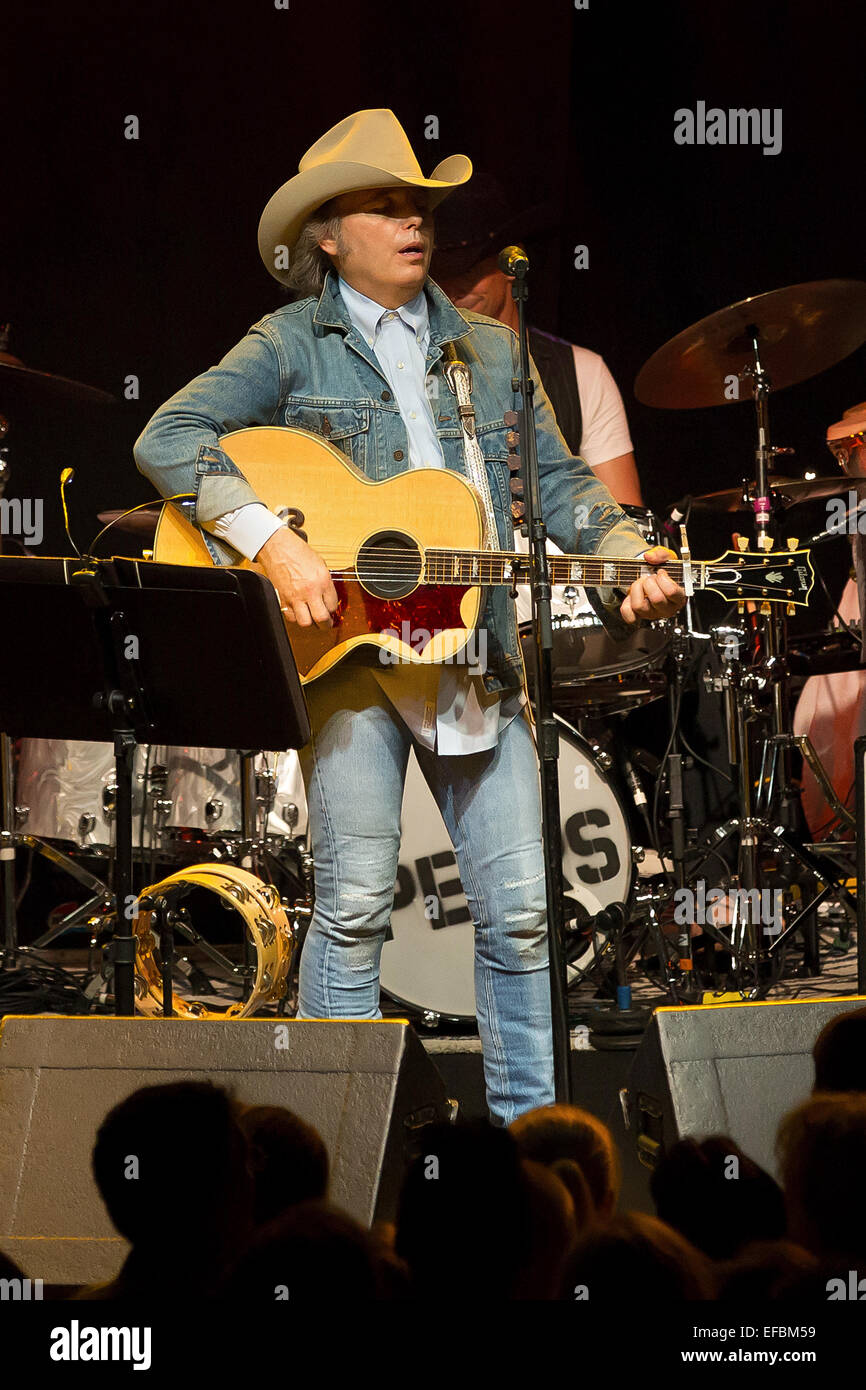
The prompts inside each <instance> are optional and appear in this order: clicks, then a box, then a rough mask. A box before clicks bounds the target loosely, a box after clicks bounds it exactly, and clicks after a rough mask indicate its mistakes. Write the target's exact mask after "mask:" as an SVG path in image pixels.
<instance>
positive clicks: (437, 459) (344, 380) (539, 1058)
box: [135, 110, 684, 1124]
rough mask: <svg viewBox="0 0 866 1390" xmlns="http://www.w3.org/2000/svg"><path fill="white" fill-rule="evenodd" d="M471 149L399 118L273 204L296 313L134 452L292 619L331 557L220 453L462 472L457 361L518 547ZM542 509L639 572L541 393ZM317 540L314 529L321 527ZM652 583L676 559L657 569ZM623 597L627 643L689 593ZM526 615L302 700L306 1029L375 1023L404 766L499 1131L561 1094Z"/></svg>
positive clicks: (317, 689) (504, 337) (504, 535)
mask: <svg viewBox="0 0 866 1390" xmlns="http://www.w3.org/2000/svg"><path fill="white" fill-rule="evenodd" d="M471 172H472V166H471V164H470V162H469V160H468V159H467V158H465V156H463V155H453V156H452V157H451V158H449V159H446V160H443V161H442V162H441V163H440V164H438V165H437V167H436V168H435V169H434V170H433V173H432V175H431V176H430V178H425V177H424V176H423V174H422V173H421V169H420V166H419V165H418V161H417V160H416V158H415V155H414V153H413V151H412V148H411V145H410V144H409V141H408V139H407V137H406V135H405V132H404V131H403V129H402V127H401V126H400V124H399V122H398V121H397V119H396V117H395V116H394V114H393V112H391V111H387V110H373V111H359V112H356V113H355V114H354V115H352V116H349V117H347V118H346V119H345V120H343V121H341V122H340V123H339V124H338V125H336V126H335V127H334V128H333V129H332V130H330V131H328V132H327V134H326V135H324V136H323V137H322V138H321V139H320V140H319V141H317V142H316V144H315V145H313V146H312V148H311V149H309V150H308V151H307V153H306V154H305V155H304V157H303V159H302V160H301V162H300V166H299V172H298V174H297V175H296V176H295V177H294V178H292V179H290V180H289V181H288V183H286V184H284V185H283V187H282V188H280V189H279V190H278V191H277V192H276V193H275V194H274V196H273V197H272V198H271V200H270V202H269V203H268V205H267V207H266V208H265V211H264V213H263V215H262V219H261V223H260V226H259V250H260V252H261V255H262V258H263V260H264V262H265V265H266V266H267V269H268V270H269V272H270V273H271V274H272V275H273V276H274V277H275V279H277V280H279V281H280V282H281V283H282V284H284V285H287V286H289V287H290V288H292V289H293V290H294V291H295V293H296V294H298V295H300V296H301V297H300V298H299V299H296V300H295V302H293V303H291V304H289V305H287V306H285V307H283V308H281V309H278V310H277V311H276V312H275V313H273V314H269V315H267V316H266V317H265V318H264V319H262V320H261V321H260V322H259V323H257V324H255V325H254V326H253V328H252V329H251V330H250V332H249V333H248V335H247V336H246V338H244V339H243V340H242V341H241V342H240V343H239V344H237V346H236V347H234V348H232V349H231V350H230V352H229V353H228V354H227V355H226V357H224V358H223V360H222V362H220V363H219V364H218V365H217V366H216V367H213V368H211V369H210V370H209V371H206V372H204V373H203V375H201V376H199V377H197V378H196V379H195V380H194V381H192V382H191V383H190V384H189V385H188V386H186V387H185V388H184V389H183V390H182V391H180V392H179V393H178V394H177V395H176V396H173V397H172V399H171V400H169V401H168V402H167V403H166V404H165V405H164V406H162V408H161V409H160V410H158V411H157V413H156V415H155V416H154V417H153V419H152V420H151V421H150V423H149V424H148V426H147V428H146V429H145V430H144V432H143V434H142V435H141V437H140V438H139V440H138V441H137V443H136V446H135V456H136V461H137V463H138V466H139V468H140V469H141V470H142V472H144V473H145V474H146V475H147V476H148V477H149V478H150V479H151V480H152V481H153V482H154V484H155V485H156V486H157V488H159V490H160V491H161V492H162V493H163V495H165V496H171V495H174V494H177V493H183V492H194V493H195V495H196V520H197V522H198V524H199V526H200V527H201V528H202V531H203V535H204V538H205V542H206V544H207V546H208V548H209V550H210V553H211V555H212V556H213V558H214V559H215V560H216V561H217V562H220V563H229V564H230V563H233V562H235V563H236V562H237V559H238V556H239V555H245V556H247V557H248V558H250V559H255V560H256V561H257V562H258V563H259V564H260V565H261V567H262V569H263V570H264V572H265V574H266V575H268V577H269V578H270V579H271V580H272V582H273V584H274V586H275V588H276V590H277V592H278V594H279V597H280V603H281V605H282V606H283V609H284V611H285V612H286V615H287V617H288V618H289V619H290V620H292V621H294V622H297V623H298V624H299V625H301V626H307V625H309V624H310V623H329V622H331V614H332V613H334V612H335V611H336V608H337V595H336V593H335V590H334V586H333V583H332V582H331V576H330V573H329V571H328V568H327V566H326V565H325V563H324V561H323V560H322V559H321V558H320V556H319V555H318V554H317V553H316V551H315V549H314V548H313V547H312V546H311V545H308V544H306V543H305V542H304V541H303V540H302V539H301V538H300V537H299V536H298V535H297V534H295V533H294V532H292V531H290V530H289V529H288V528H287V527H286V526H285V525H284V524H283V523H282V522H281V521H280V519H279V518H278V517H276V516H273V515H271V514H270V513H269V512H268V510H267V508H266V507H264V506H263V505H262V504H261V503H260V501H259V499H258V498H257V497H256V495H255V493H254V492H253V489H252V488H251V487H250V485H249V483H248V482H247V481H246V479H245V478H244V477H243V475H242V474H241V472H240V470H239V469H238V468H237V467H236V465H235V464H234V463H233V462H232V460H231V459H230V458H229V457H228V455H227V454H226V453H225V452H224V451H223V450H222V449H221V448H220V444H219V440H220V436H221V435H222V434H224V433H225V432H226V431H228V430H231V429H236V428H238V427H239V426H242V425H254V424H284V425H297V426H301V427H303V428H305V429H307V430H314V431H316V432H318V433H320V434H322V435H324V436H325V437H327V438H330V439H331V441H332V442H333V443H334V444H336V445H337V446H338V447H339V448H340V449H341V450H343V451H344V452H345V453H346V454H347V455H348V456H349V458H350V459H351V460H352V461H353V462H354V463H355V464H356V466H357V467H358V468H360V469H361V470H362V471H363V472H365V473H366V474H367V475H368V477H370V478H373V479H384V478H389V477H392V476H394V475H395V474H397V473H400V472H403V471H404V470H406V469H407V468H413V467H424V466H427V467H440V468H441V467H444V468H450V469H453V470H455V471H457V472H461V473H465V472H466V464H465V461H464V454H463V439H462V431H461V427H460V421H459V418H458V414H457V409H456V402H455V401H454V399H453V397H452V396H451V395H450V389H449V387H448V385H447V383H446V380H445V377H444V374H443V355H444V352H445V349H446V347H447V345H448V344H450V343H452V342H457V341H459V345H460V357H461V358H462V359H463V360H464V361H466V362H467V363H468V365H469V366H470V367H471V369H472V375H473V392H472V396H473V403H474V407H475V414H476V423H477V437H478V439H479V441H480V443H481V446H482V449H483V453H484V459H485V464H486V473H487V481H488V485H489V489H490V493H491V497H492V504H493V511H494V514H495V521H496V527H497V532H498V535H497V540H498V543H499V545H500V546H502V547H503V548H506V547H510V545H511V542H512V539H513V529H512V524H511V518H510V514H509V501H508V499H509V495H510V494H509V490H508V468H507V463H506V459H507V453H508V446H507V442H506V433H507V427H506V424H505V419H504V416H505V413H506V412H507V411H510V410H513V409H516V408H517V406H518V404H519V401H518V398H517V396H516V394H515V392H514V389H513V378H514V377H515V376H516V374H517V353H516V340H515V336H514V334H513V332H512V331H511V330H510V329H508V328H506V327H504V326H503V325H502V324H499V323H496V322H494V321H492V320H489V319H485V318H483V317H482V316H481V315H476V314H472V313H470V314H461V313H459V312H458V311H457V310H456V309H455V308H454V306H453V305H452V304H451V303H450V301H449V300H448V299H447V298H446V297H445V295H444V294H443V293H442V291H441V290H440V289H439V288H438V286H436V285H435V284H434V283H433V282H432V281H431V280H430V279H429V278H428V275H427V269H428V265H429V262H430V255H431V251H432V245H433V222H432V210H433V208H434V207H435V205H436V204H437V203H438V202H439V201H440V199H442V198H443V197H445V196H446V195H447V194H448V193H449V192H450V191H451V190H452V189H453V188H455V187H457V186H458V185H459V184H461V183H463V182H465V181H466V180H467V179H468V178H469V177H470V175H471ZM535 413H536V423H537V430H538V455H539V471H540V476H541V493H542V504H543V507H544V512H545V517H546V520H547V524H548V527H549V529H550V531H551V533H552V535H553V536H554V539H555V540H556V541H557V542H558V543H559V544H560V545H562V547H563V548H564V549H565V550H568V551H575V550H578V549H582V550H583V551H584V552H585V553H590V554H610V555H618V556H627V557H634V556H637V555H639V554H643V553H644V551H645V546H646V542H645V541H644V540H643V538H642V537H641V535H640V533H639V532H638V531H637V530H635V528H634V527H633V526H632V525H631V523H630V522H629V521H628V520H627V518H626V517H625V516H624V515H623V513H622V512H621V511H620V510H619V508H618V507H617V506H616V504H615V502H614V501H613V498H612V497H611V496H610V493H609V492H608V491H607V489H606V488H605V487H604V486H603V485H602V484H600V483H599V482H597V481H596V480H595V479H594V478H593V476H592V474H591V471H590V469H589V468H588V467H587V466H586V464H584V463H583V461H582V460H580V459H578V458H574V457H572V456H570V454H569V452H568V449H567V447H566V445H565V443H564V441H563V439H562V437H561V435H560V434H559V431H558V430H557V428H556V423H555V420H554V417H553V412H552V410H551V407H550V403H549V401H548V400H547V398H546V396H545V395H544V393H543V391H541V392H538V393H537V394H536V406H535ZM307 525H308V527H310V528H311V529H312V528H314V527H315V518H313V517H308V518H307ZM647 554H648V560H649V566H653V565H659V566H660V565H662V564H663V562H664V560H665V558H666V557H667V552H664V551H658V552H657V553H656V552H647ZM649 566H648V568H647V572H646V574H645V576H644V577H643V578H641V579H640V580H638V581H637V582H636V583H635V584H634V585H633V586H632V588H631V589H630V590H629V592H628V594H627V595H626V596H625V597H624V598H622V596H621V595H615V594H613V593H612V592H611V591H600V593H599V596H598V597H597V598H596V602H597V603H598V605H599V608H600V610H602V611H603V612H604V613H605V615H606V621H607V622H608V623H609V624H610V625H611V627H613V628H619V629H620V630H623V631H625V630H627V629H628V626H629V624H633V623H634V622H635V621H636V620H637V619H638V618H655V617H662V616H667V615H669V614H671V613H673V612H674V611H676V609H678V608H679V607H680V606H681V605H682V603H683V601H684V595H683V594H682V590H680V589H679V588H678V587H677V585H676V584H674V582H673V580H671V578H670V577H669V576H668V575H667V574H666V573H665V572H664V571H663V570H661V569H657V570H656V569H652V570H651V569H650V568H649ZM512 608H513V605H512V601H511V599H510V597H509V595H508V592H507V590H506V589H504V588H496V589H493V590H491V596H490V598H489V599H488V602H487V606H486V608H485V611H484V615H483V619H482V635H483V636H484V638H485V662H484V665H483V668H479V669H478V670H477V671H473V670H471V669H470V668H468V667H466V666H462V667H457V666H455V665H451V666H438V667H434V666H420V665H417V664H412V665H410V664H406V665H403V666H399V665H398V666H395V665H388V666H384V665H383V664H382V663H380V662H379V661H378V660H377V659H376V655H375V654H373V656H372V657H371V656H370V655H369V653H367V654H365V653H363V652H362V653H359V654H355V655H353V656H351V657H349V658H347V659H346V660H345V661H343V662H342V663H341V664H340V665H339V666H338V667H337V668H336V670H335V671H334V672H333V673H329V674H328V675H326V676H323V677H321V678H319V679H318V680H317V681H315V682H314V683H313V684H312V685H311V686H308V687H307V695H308V705H309V711H310V719H311V724H312V728H313V736H312V739H311V741H310V743H309V744H308V746H307V748H306V749H304V750H303V752H302V755H301V756H302V762H303V766H304V774H305V780H306V784H307V794H308V803H309V826H310V833H311V838H312V845H313V852H314V858H315V873H316V906H315V914H314V917H313V920H312V922H311V925H310V929H309V932H308V934H307V939H306V943H305V946H304V951H303V957H302V961H301V972H300V1008H299V1014H300V1016H301V1017H304V1018H310V1017H314V1018H324V1017H339V1018H376V1017H379V1016H380V1015H379V997H378V994H379V957H380V954H381V949H382V944H383V942H384V940H385V935H386V932H387V929H388V925H389V919H390V913H391V907H392V903H393V891H394V882H395V878H396V870H397V863H398V854H399V847H400V812H401V804H402V796H403V786H404V781H405V776H406V768H407V763H408V759H409V755H410V752H411V751H412V750H413V749H414V751H415V754H416V757H417V759H418V762H419V764H420V766H421V769H422V771H423V773H424V775H425V777H426V779H427V781H428V783H429V785H430V787H431V790H432V792H433V794H434V796H435V797H436V800H437V803H438V805H439V808H440V810H441V812H442V815H443V818H444V820H445V823H446V825H447V827H448V830H449V833H450V835H451V838H452V841H453V844H454V848H455V853H456V855H457V861H458V866H459V870H460V876H461V879H462V881H463V884H464V887H465V890H466V894H467V897H468V899H469V903H470V906H471V909H472V914H473V918H474V921H475V925H476V1003H477V1012H478V1024H479V1031H480V1034H481V1039H482V1045H483V1050H484V1067H485V1078H486V1084H487V1098H488V1105H489V1107H490V1110H491V1114H492V1116H493V1117H494V1119H495V1120H496V1122H497V1123H499V1124H508V1123H509V1122H510V1121H511V1119H513V1118H514V1116H515V1115H517V1114H520V1113H521V1112H522V1111H524V1110H528V1109H531V1108H532V1107H534V1106H536V1105H541V1104H545V1103H547V1102H549V1101H551V1100H552V1099H553V1062H552V1045H551V1033H550V1001H549V993H548V980H547V942H546V911H545V892H544V873H543V858H542V851H541V837H540V805H539V792H538V773H537V763H536V758H535V752H534V746H533V742H532V734H531V730H530V726H529V723H528V721H527V719H526V717H525V710H524V705H525V697H524V694H523V689H522V677H523V668H522V659H521V654H520V647H519V642H518V637H517V627H516V623H515V620H514V614H513V611H512Z"/></svg>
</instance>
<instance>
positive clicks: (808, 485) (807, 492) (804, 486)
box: [691, 474, 864, 512]
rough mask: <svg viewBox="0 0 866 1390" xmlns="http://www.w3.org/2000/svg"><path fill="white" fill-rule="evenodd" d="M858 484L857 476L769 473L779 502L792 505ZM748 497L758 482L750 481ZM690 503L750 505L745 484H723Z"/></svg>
mask: <svg viewBox="0 0 866 1390" xmlns="http://www.w3.org/2000/svg"><path fill="white" fill-rule="evenodd" d="M857 487H858V479H857V478H849V477H836V478H781V477H779V476H778V474H776V475H772V474H771V476H770V488H771V489H772V492H773V494H774V496H775V499H776V501H777V503H778V505H780V506H782V507H793V506H794V505H795V504H796V503H797V502H808V501H810V500H811V499H812V498H814V497H844V496H845V495H846V493H848V492H849V491H850V490H852V489H855V488H857ZM859 491H860V492H861V493H862V492H863V491H864V483H863V481H862V480H859ZM748 494H749V498H750V499H751V498H753V497H754V495H755V484H754V483H753V482H750V483H749V485H748ZM691 505H692V506H693V507H698V508H700V509H701V510H708V511H717V512H745V511H749V510H750V509H751V505H752V504H751V501H744V499H743V484H742V483H741V484H740V486H739V487H727V488H723V489H722V491H721V492H705V493H703V494H702V495H701V496H700V497H692V498H691Z"/></svg>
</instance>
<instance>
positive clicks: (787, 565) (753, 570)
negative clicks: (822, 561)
mask: <svg viewBox="0 0 866 1390" xmlns="http://www.w3.org/2000/svg"><path fill="white" fill-rule="evenodd" d="M703 568H704V588H706V589H712V591H713V593H715V594H721V596H722V598H726V599H729V600H731V601H732V602H733V601H734V600H746V599H752V600H754V602H756V603H792V604H794V605H796V606H797V607H798V608H807V607H808V604H809V595H810V594H811V592H812V588H813V586H814V583H815V571H814V569H813V567H812V556H811V552H810V551H808V550H770V551H762V550H726V551H725V553H724V555H720V556H719V557H718V559H717V560H707V561H705V563H704V567H703Z"/></svg>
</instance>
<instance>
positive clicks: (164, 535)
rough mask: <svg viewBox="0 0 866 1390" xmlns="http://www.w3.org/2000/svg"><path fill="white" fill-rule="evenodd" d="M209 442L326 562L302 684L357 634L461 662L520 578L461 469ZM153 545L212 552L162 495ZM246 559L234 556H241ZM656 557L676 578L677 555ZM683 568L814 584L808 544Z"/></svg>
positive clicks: (742, 584)
mask: <svg viewBox="0 0 866 1390" xmlns="http://www.w3.org/2000/svg"><path fill="white" fill-rule="evenodd" d="M219 442H220V448H221V449H223V450H224V451H225V453H227V454H228V456H229V458H230V459H231V460H232V461H233V462H234V463H235V464H237V466H238V468H239V469H240V471H241V472H242V473H243V475H244V477H245V478H246V479H247V481H248V482H249V484H250V486H251V487H252V488H253V491H254V492H255V493H256V496H257V497H258V498H259V499H260V500H261V501H262V502H264V503H265V505H266V506H268V507H269V508H270V509H271V510H272V511H274V512H276V513H277V514H278V515H280V514H283V515H286V516H288V515H289V514H290V513H292V512H293V511H294V512H298V513H300V514H301V516H302V517H303V520H302V521H301V522H300V523H299V524H300V525H301V527H302V528H303V529H304V531H305V532H306V533H307V536H308V540H309V543H310V545H311V546H312V547H313V549H314V550H316V551H318V553H319V554H320V555H321V556H322V558H323V560H324V561H325V563H326V564H327V566H328V568H329V569H330V571H331V576H332V579H333V582H334V588H335V589H336V591H337V596H338V598H339V606H338V608H337V611H336V613H335V614H334V615H333V626H331V627H308V628H302V627H299V626H298V625H297V623H289V622H287V624H286V626H287V630H288V633H289V639H290V642H291V646H292V651H293V653H294V657H295V661H296V663H297V667H298V671H299V673H300V676H301V680H302V681H303V682H304V683H306V682H309V681H314V680H315V679H316V678H317V677H318V676H321V675H324V673H325V672H326V671H330V670H332V669H333V667H334V666H336V665H337V663H338V662H339V661H341V660H342V659H343V657H345V656H346V655H348V653H349V652H351V651H353V650H354V649H355V648H357V647H358V646H373V647H379V648H380V650H381V652H382V660H383V661H385V662H390V661H399V662H402V661H409V662H420V663H422V664H427V663H431V662H445V661H455V660H456V661H459V660H460V654H461V653H463V652H464V649H465V648H466V647H467V644H468V643H469V641H470V638H471V637H472V634H473V632H474V631H475V629H476V627H477V625H478V621H479V619H480V616H481V613H482V611H483V604H484V591H485V590H486V589H488V588H489V587H491V586H492V585H505V586H507V587H508V588H513V587H514V585H515V583H518V584H519V583H525V582H527V581H528V579H529V561H528V559H527V557H526V556H525V555H520V554H518V553H517V552H512V551H502V550H487V549H485V548H484V540H485V537H484V525H483V514H482V509H481V504H480V502H479V500H478V497H477V495H476V493H475V491H474V490H473V488H472V487H471V486H470V484H469V483H468V482H467V481H466V479H465V478H464V477H462V475H461V474H459V473H455V472H452V471H451V470H448V469H441V468H417V469H409V470H407V471H406V472H404V473H398V474H397V476H396V477H393V478H388V479H386V480H385V481H384V482H373V481H371V479H369V478H368V477H366V475H365V474H364V473H362V472H361V470H360V469H358V468H356V467H355V465H354V464H353V463H351V461H350V460H349V459H348V458H347V457H346V456H345V454H343V453H341V452H340V450H339V449H337V448H336V447H335V446H334V445H332V444H330V443H328V442H327V440H325V439H323V438H321V436H319V435H317V434H313V433H311V432H310V431H308V430H302V429H296V428H294V427H281V426H271V425H263V426H253V427H251V428H249V429H242V430H235V431H233V432H232V433H230V434H226V435H223V437H222V438H221V439H220V441H219ZM153 557H154V559H155V560H159V561H162V562H164V563H169V564H178V565H212V564H213V563H214V561H213V559H212V558H211V555H210V552H209V550H208V549H207V546H206V545H205V543H204V540H203V539H202V535H201V532H200V531H199V529H198V527H196V526H195V525H193V524H192V523H191V522H190V521H188V520H187V518H186V517H185V516H184V514H183V511H182V510H181V509H180V508H178V507H176V506H175V505H174V504H173V503H168V502H167V503H165V504H164V505H163V507H162V511H161V514H160V519H159V523H158V526H157V531H156V539H155V541H154V550H153ZM250 563H251V562H250V561H248V560H239V564H241V565H242V566H243V567H245V568H246V567H248V566H250ZM549 566H550V574H551V582H552V583H554V584H579V585H582V586H583V587H584V588H604V587H608V586H613V587H616V588H622V589H628V588H629V586H630V585H631V584H633V583H634V581H635V579H637V578H639V577H640V576H641V575H642V574H646V573H648V572H649V571H650V569H651V566H648V565H646V564H643V563H642V562H641V561H640V560H634V559H622V560H618V559H616V558H611V557H610V556H605V557H603V558H602V557H599V556H591V555H565V556H551V557H550V559H549ZM252 568H257V566H255V565H253V566H252ZM665 568H666V569H667V571H668V573H669V574H670V575H671V577H672V578H673V579H675V580H676V581H677V582H678V583H680V584H682V583H683V577H684V566H683V562H682V561H679V560H672V561H671V562H670V563H669V564H667V565H666V566H665ZM690 571H691V579H692V583H693V585H694V589H695V591H698V590H702V589H710V590H712V591H713V592H714V593H717V594H721V595H722V596H723V597H724V598H727V599H729V600H731V601H733V600H741V601H745V600H746V599H753V600H755V601H757V602H759V603H786V604H793V605H797V606H806V605H807V603H808V598H809V594H810V592H811V590H812V585H813V584H814V572H813V570H812V562H811V558H810V555H809V552H808V550H788V551H782V550H780V551H775V552H770V553H769V554H765V553H753V552H749V551H736V550H728V551H726V552H725V553H724V554H723V555H721V556H719V558H718V559H717V560H695V561H692V562H691V565H690Z"/></svg>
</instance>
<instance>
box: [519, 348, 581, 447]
mask: <svg viewBox="0 0 866 1390" xmlns="http://www.w3.org/2000/svg"><path fill="white" fill-rule="evenodd" d="M529 351H530V352H531V353H532V356H533V359H534V361H535V365H536V367H537V368H538V375H539V376H540V377H541V383H542V385H543V387H544V389H545V391H546V392H547V394H548V396H549V397H550V403H551V405H552V406H553V411H554V414H555V415H556V423H557V424H558V425H559V428H560V430H561V431H562V434H563V437H564V439H565V442H566V444H567V445H568V447H569V450H570V451H571V453H572V454H579V453H580V441H581V438H582V436H583V420H582V419H581V413H580V396H579V394H578V390H577V378H576V377H575V374H574V353H573V352H572V350H571V343H567V342H565V340H564V339H563V338H554V337H553V335H552V334H551V333H542V331H541V329H540V328H530V330H529Z"/></svg>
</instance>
